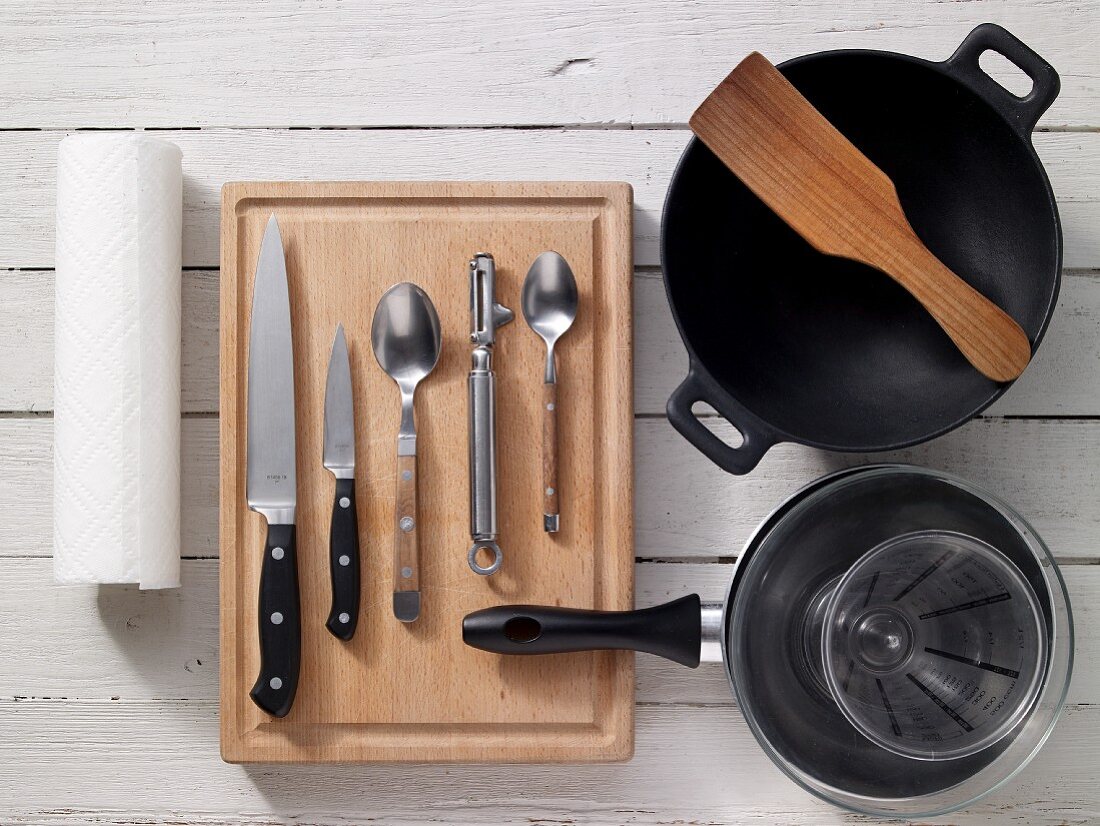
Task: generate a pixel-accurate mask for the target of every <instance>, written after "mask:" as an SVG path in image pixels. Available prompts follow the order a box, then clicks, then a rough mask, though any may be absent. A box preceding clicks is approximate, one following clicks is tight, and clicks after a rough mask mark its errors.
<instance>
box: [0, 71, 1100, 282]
mask: <svg viewBox="0 0 1100 826" xmlns="http://www.w3.org/2000/svg"><path fill="white" fill-rule="evenodd" d="M1098 54H1100V52H1098ZM730 62H731V58H730V57H729V56H727V57H726V58H725V62H724V63H723V65H722V67H721V69H720V70H719V71H716V72H715V73H714V75H713V76H712V77H710V79H709V81H708V84H707V85H706V86H705V87H701V88H700V90H699V95H698V97H696V98H694V99H693V100H692V101H691V104H692V105H695V104H697V103H698V102H699V101H700V100H702V98H703V97H704V96H705V95H706V93H707V92H708V91H709V89H710V88H713V86H714V84H715V83H716V82H717V81H718V80H719V79H720V78H721V77H722V74H723V73H724V72H725V71H726V70H728V68H729V64H730ZM2 82H3V81H2V80H0V83H2ZM1057 106H1058V104H1057V103H1055V108H1056V107H1057ZM684 111H685V114H686V113H687V112H688V111H689V110H688V108H687V106H686V105H685V110H684ZM1098 119H1100V118H1098ZM65 134H68V133H67V132H66V133H57V132H7V133H3V143H4V152H0V268H2V267H52V266H53V261H54V232H53V223H54V210H55V205H54V193H55V190H56V184H55V174H56V167H57V144H58V142H59V141H60V140H61V138H62V137H64V135H65ZM158 136H159V137H163V138H164V139H165V140H170V141H172V142H173V143H175V144H177V145H178V146H179V147H180V149H182V151H183V172H184V181H183V199H184V205H183V264H184V266H185V267H211V268H216V267H217V266H218V219H219V212H218V207H219V203H220V202H219V192H220V187H221V185H222V183H224V182H225V181H231V180H241V179H251V178H264V177H272V176H274V175H276V174H277V175H278V176H279V177H281V178H282V179H284V180H310V179H312V180H351V179H364V180H375V179H378V180H403V179H410V180H411V179H421V180H439V179H448V178H449V179H484V180H490V179H492V180H506V179H514V180H537V179H558V180H621V181H626V182H628V183H630V184H632V185H633V187H634V210H635V212H634V215H635V218H634V246H635V253H634V257H635V263H636V264H638V265H641V266H653V265H656V264H658V263H659V259H660V256H659V253H658V241H659V237H660V220H661V208H662V205H663V203H664V197H665V191H666V189H667V188H668V183H669V179H670V178H671V176H672V173H673V171H674V170H675V168H676V162H677V160H678V159H679V157H680V153H681V152H682V151H683V149H684V146H685V145H686V144H687V142H688V140H689V139H690V134H689V132H688V131H687V130H686V129H634V130H596V129H572V130H558V129H519V130H516V129H489V130H479V129H428V130H407V129H404V130H403V129H393V130H386V129H382V130H374V129H371V130H358V129H355V130H350V129H349V130H344V129H337V130H329V129H324V130H287V129H246V130H240V129H203V130H200V131H190V130H169V131H163V132H158ZM1034 143H1035V149H1036V151H1037V152H1038V153H1039V157H1040V159H1041V160H1042V161H1043V164H1044V165H1045V166H1046V169H1047V173H1048V175H1049V176H1050V180H1051V184H1052V186H1053V187H1054V192H1055V194H1056V195H1057V196H1058V208H1059V211H1060V213H1061V220H1062V232H1063V236H1064V240H1065V257H1064V264H1065V266H1066V267H1070V268H1077V269H1080V268H1097V267H1100V233H1098V232H1096V227H1097V226H1098V225H1100V132H1096V131H1093V132H1070V133H1067V132H1037V133H1036V134H1035V135H1034ZM5 275H6V273H5Z"/></svg>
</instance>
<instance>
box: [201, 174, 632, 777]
mask: <svg viewBox="0 0 1100 826" xmlns="http://www.w3.org/2000/svg"><path fill="white" fill-rule="evenodd" d="M272 212H274V213H275V214H277V216H278V218H279V224H280V228H281V231H282V236H283V241H284V248H285V251H286V258H287V270H288V278H289V282H290V296H291V316H292V322H293V324H294V328H295V342H294V344H295V353H294V357H295V376H296V377H298V378H297V385H296V388H295V389H296V402H297V411H298V415H297V434H296V435H297V439H296V443H297V449H298V462H297V464H298V522H297V527H298V546H299V558H300V560H301V562H300V565H299V568H300V581H301V592H302V605H303V622H302V651H303V657H302V660H303V662H302V676H301V680H300V683H299V689H298V695H297V698H296V700H295V704H294V707H293V709H292V710H291V712H290V714H289V715H288V716H287V717H286V718H284V719H282V720H279V721H273V720H271V719H270V718H267V717H266V716H265V715H264V714H262V713H261V712H259V711H258V710H257V709H255V708H253V707H252V706H251V704H250V703H249V702H248V701H247V697H246V696H245V691H244V689H245V687H246V684H247V681H248V680H250V679H251V677H252V675H253V674H254V673H255V670H256V653H257V652H256V645H255V640H254V637H255V627H254V625H253V620H252V618H253V616H254V615H255V608H254V603H255V591H256V574H257V570H256V569H257V567H258V563H257V558H258V554H257V552H256V548H257V547H259V546H258V544H257V543H258V542H259V541H260V538H261V537H260V534H259V530H260V529H261V528H262V524H261V523H262V520H261V519H258V518H257V516H256V515H255V514H253V513H251V512H249V511H247V510H246V509H245V507H244V491H243V477H244V467H245V466H244V458H245V457H244V443H245V437H246V433H245V428H244V425H243V422H244V416H245V410H244V406H245V395H246V394H245V390H244V383H245V381H246V378H245V377H246V375H247V362H246V346H245V345H246V342H245V341H244V338H245V336H244V335H243V334H242V332H241V331H245V330H247V329H248V324H249V311H250V304H251V302H250V296H251V294H252V280H253V270H254V266H255V260H256V255H257V252H258V248H259V243H260V238H261V235H262V230H263V227H264V226H265V224H266V221H267V219H268V216H269V215H271V213H272ZM222 226H223V229H224V231H223V234H222V235H223V261H222V268H221V276H222V277H221V288H222V291H221V344H222V346H221V385H220V386H221V393H220V396H221V400H220V408H221V420H220V421H221V432H220V453H221V468H220V469H221V498H220V508H219V511H220V519H221V531H220V534H221V554H222V565H221V572H222V582H221V595H222V603H221V611H222V647H221V651H222V662H221V674H222V683H221V688H222V693H221V698H222V702H221V720H222V731H223V737H222V753H223V755H224V756H225V758H226V759H227V760H230V761H234V762H235V761H250V762H254V761H261V762H272V761H273V762H313V761H333V760H342V761H377V760H386V761H418V760H420V761H423V760H431V761H440V762H454V761H484V760H491V761H509V760H525V761H534V762H538V761H565V760H569V761H593V760H621V759H625V758H626V757H628V756H629V755H630V753H631V751H632V749H633V728H632V719H633V668H632V659H631V657H630V655H629V654H625V653H623V652H619V653H612V652H604V653H601V654H599V655H597V656H595V657H585V656H582V655H577V656H576V657H575V658H574V661H573V662H572V663H571V664H570V666H569V667H567V668H559V667H556V666H555V665H554V664H550V663H546V662H537V661H526V662H511V661H510V662H507V663H504V664H502V663H501V662H500V661H499V660H497V659H496V658H492V657H489V656H487V655H481V654H479V653H478V652H475V651H473V650H472V649H470V648H468V647H466V646H465V645H463V643H462V641H461V636H460V634H459V633H458V629H460V627H461V623H460V620H461V617H462V616H463V615H465V614H466V613H469V612H470V611H472V610H475V609H477V608H482V607H484V606H485V605H487V604H493V603H496V602H502V601H507V602H536V603H543V602H551V603H553V602H561V603H562V604H571V605H585V606H592V607H599V608H605V609H611V610H615V609H623V608H626V607H628V606H629V605H630V604H631V600H632V594H633V590H632V577H633V556H634V555H633V547H632V524H633V510H632V507H633V501H632V497H631V496H630V495H629V491H630V489H631V485H632V478H633V473H632V429H631V424H632V416H631V410H630V405H631V393H632V387H631V360H630V355H631V352H632V348H631V300H630V293H631V274H632V263H631V256H630V238H631V211H630V188H629V186H627V185H625V184H615V183H528V184H525V183H502V184H473V183H471V184H463V183H439V184H428V183H420V184H416V183H329V184H309V183H242V184H227V185H226V187H225V190H224V199H223V221H222ZM478 249H487V250H490V251H492V252H493V254H494V256H495V257H496V260H497V275H498V296H499V298H500V300H501V301H502V303H504V304H505V305H506V306H513V307H514V306H517V304H518V300H519V291H520V287H521V276H522V273H525V272H526V269H527V267H528V266H529V264H530V262H531V261H532V260H533V259H534V257H535V256H536V255H537V254H538V253H539V252H541V251H542V250H544V249H557V250H560V251H561V252H562V254H564V255H566V256H567V257H568V258H569V260H570V261H572V262H574V264H575V266H576V274H577V280H578V284H579V289H580V294H581V305H582V306H581V311H580V313H579V315H578V318H577V323H576V326H575V330H574V331H572V332H571V335H570V338H569V339H568V340H567V341H565V342H563V344H562V350H561V352H560V365H561V369H562V375H563V379H564V377H568V379H567V380H568V381H569V382H570V387H571V388H572V392H571V396H570V398H571V403H570V407H569V410H568V411H567V412H566V414H565V416H564V419H565V422H564V423H563V424H567V426H568V427H569V428H570V431H571V432H573V433H575V434H576V441H575V443H573V444H571V445H570V446H568V449H567V451H566V452H565V453H564V454H563V457H562V459H563V465H562V470H563V473H564V478H563V482H565V483H567V484H568V486H569V488H570V489H572V490H578V491H584V492H585V495H584V496H583V497H581V498H579V499H578V501H577V502H576V503H575V509H574V514H575V515H574V521H573V522H572V524H571V525H569V526H567V528H566V530H565V531H564V532H562V533H561V534H558V535H557V536H556V537H555V539H554V541H553V542H551V540H550V539H548V538H547V537H546V536H545V534H544V533H543V531H542V529H541V525H540V524H539V521H538V515H539V514H540V512H541V507H542V500H541V496H540V495H539V487H538V486H539V482H540V476H541V464H540V461H539V456H538V450H539V442H538V440H537V438H536V439H531V438H530V435H529V434H531V433H532V432H537V427H538V425H537V422H538V417H539V414H540V399H541V382H539V381H538V378H537V377H539V376H540V375H541V372H542V365H543V360H544V349H543V345H542V342H541V341H539V340H538V339H537V338H536V337H534V336H528V335H519V334H512V335H509V334H508V331H504V332H502V333H501V335H499V336H498V343H497V347H496V359H495V367H496V370H497V383H498V387H499V388H501V392H500V393H499V397H498V402H499V404H498V408H497V433H498V439H499V445H500V451H499V455H500V479H501V485H500V487H499V504H500V513H501V519H500V532H501V543H502V545H503V546H504V548H505V554H506V556H505V565H504V568H502V569H501V571H500V572H499V573H497V574H496V575H494V576H493V577H489V578H481V577H477V576H475V575H474V574H473V573H472V572H471V571H470V570H469V568H468V566H467V564H466V555H465V552H464V551H465V548H466V547H467V546H468V542H469V537H468V534H467V525H468V522H467V519H466V515H467V513H468V508H469V501H468V494H467V489H466V488H467V484H466V479H467V467H466V435H467V428H466V416H465V415H464V412H465V406H466V377H467V373H468V371H469V354H470V345H469V340H468V339H469V337H468V333H469V292H468V289H467V282H466V262H467V261H468V260H469V257H470V255H471V254H472V253H473V252H474V251H475V250H478ZM406 279H409V280H413V281H415V282H416V283H417V284H418V285H419V286H421V287H422V288H423V289H424V290H425V291H426V292H427V293H428V294H429V295H430V296H432V300H433V303H435V305H436V308H437V310H438V313H439V318H440V322H441V327H442V334H443V347H442V353H441V356H440V360H439V363H438V365H437V366H436V368H435V370H434V371H433V372H432V375H431V376H430V377H429V378H428V379H426V380H425V381H424V382H422V384H421V385H420V387H419V388H418V390H417V398H418V408H419V411H420V415H419V417H418V421H417V430H418V438H417V454H418V455H417V463H418V467H417V471H418V476H419V488H418V491H417V494H416V502H415V503H414V502H413V501H411V488H406V489H404V490H398V488H397V478H396V477H397V474H395V464H394V462H393V447H392V445H393V439H394V435H395V434H396V432H397V423H398V418H399V410H400V407H399V404H398V391H397V388H396V387H395V385H394V384H393V382H392V381H391V380H390V379H389V378H388V377H387V376H386V375H385V374H384V373H383V372H382V371H381V370H380V369H378V368H377V366H376V365H374V364H373V363H371V360H370V358H369V356H368V355H367V352H366V348H367V347H368V346H369V345H368V342H369V326H370V319H371V318H372V317H373V314H374V309H375V305H376V304H377V301H378V299H379V298H380V296H381V295H382V293H383V292H384V291H385V290H386V289H388V288H389V287H390V286H391V285H392V284H393V283H394V282H395V281H399V280H406ZM337 322H342V323H343V324H344V326H345V329H346V330H347V335H348V342H349V349H350V354H351V363H352V382H353V386H354V397H355V398H356V399H357V400H359V406H358V407H357V409H356V413H357V416H356V422H355V425H356V439H355V443H356V470H357V474H358V478H359V479H360V480H362V481H363V482H364V483H365V486H366V493H367V507H366V508H365V509H364V510H361V511H360V517H361V522H360V524H361V530H362V533H363V535H365V536H369V537H371V540H372V544H373V546H374V547H381V548H395V549H396V550H397V551H398V555H399V556H400V561H399V563H398V571H397V572H396V573H397V574H398V575H400V573H401V572H400V568H401V567H404V565H405V563H406V562H408V561H409V560H411V559H412V557H413V555H414V546H413V544H412V543H409V544H408V545H405V544H404V543H402V544H401V545H395V542H396V541H397V540H396V539H395V536H396V534H398V533H400V532H401V531H400V528H399V527H398V523H399V521H400V519H401V517H402V516H404V515H406V514H405V513H404V512H403V511H402V506H404V507H405V508H413V507H415V506H416V505H418V506H419V518H418V519H417V520H416V526H417V530H416V531H415V532H410V533H414V535H415V536H418V537H419V553H420V566H419V585H420V592H421V594H422V608H421V613H420V617H419V619H418V620H417V621H416V622H415V623H408V624H405V623H400V622H398V621H396V620H395V619H394V618H393V617H392V616H391V610H390V604H391V602H392V598H391V592H392V591H393V590H394V589H395V583H394V581H393V573H394V572H393V571H392V569H391V570H390V571H389V572H387V569H389V568H391V565H392V560H393V559H394V555H393V554H390V553H383V554H378V553H374V554H371V553H369V552H367V553H364V554H363V569H364V574H365V575H364V580H365V588H364V592H363V598H362V602H361V605H362V611H361V617H360V620H361V628H360V630H359V632H358V633H357V634H356V636H355V637H354V638H353V640H352V641H350V642H349V643H342V642H339V641H337V640H335V639H333V637H332V636H331V635H329V634H328V633H327V632H326V631H325V629H324V626H323V620H324V614H323V613H322V611H320V610H317V609H316V606H322V605H327V591H328V584H327V575H326V574H327V564H322V562H321V560H322V559H323V557H322V556H321V555H320V553H319V550H320V549H324V548H326V547H327V528H328V524H327V520H328V515H329V513H328V509H329V504H330V501H331V499H330V495H329V488H330V480H329V475H328V473H327V471H325V470H324V469H323V468H322V467H321V464H320V455H321V432H322V429H323V422H322V412H323V398H324V384H325V375H324V369H323V365H324V364H326V363H327V359H328V352H329V345H330V341H331V331H332V330H333V329H334V328H335V326H336V324H337ZM597 388H598V390H597ZM593 446H594V449H593ZM400 469H401V468H400V467H398V468H397V470H398V471H399V470H400ZM416 479H417V477H416V476H414V477H413V481H416ZM393 491H397V496H398V497H401V498H402V499H403V500H404V501H398V500H397V499H396V498H395V499H394V500H390V499H389V496H390V495H392V493H391V492H393ZM624 492H626V493H628V495H626V496H624V495H623V494H624ZM322 505H323V506H322ZM407 538H408V537H407V536H406V539H407ZM364 544H365V543H364ZM310 606H315V608H314V610H310Z"/></svg>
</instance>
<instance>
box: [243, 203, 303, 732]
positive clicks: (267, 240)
mask: <svg viewBox="0 0 1100 826" xmlns="http://www.w3.org/2000/svg"><path fill="white" fill-rule="evenodd" d="M247 450H248V454H247V462H248V471H247V480H246V487H245V496H246V498H247V500H248V507H249V508H251V509H252V510H254V511H256V512H257V513H259V514H261V515H262V516H263V517H264V519H266V520H267V542H266V544H265V547H264V556H263V562H262V563H261V566H260V594H259V615H258V618H257V620H258V623H259V631H260V674H259V676H258V677H257V678H256V684H255V686H253V688H252V692H251V696H252V699H253V700H254V701H255V703H256V705H258V706H259V707H260V708H262V709H263V710H264V711H266V712H267V713H269V714H272V715H274V716H275V717H284V716H286V714H287V713H289V711H290V707H291V705H292V704H293V703H294V693H295V691H296V690H297V688H298V669H299V665H300V659H301V644H302V631H301V615H300V608H299V600H298V563H297V560H296V553H295V542H294V525H295V506H296V504H297V501H298V497H297V490H296V484H297V474H296V472H295V465H294V462H295V453H294V350H293V346H292V337H291V327H290V290H289V287H288V285H287V276H286V259H285V258H284V256H283V240H282V236H281V235H280V234H279V224H278V222H277V221H276V220H275V216H274V215H272V216H271V218H270V220H269V221H268V222H267V229H266V230H265V231H264V237H263V241H262V243H261V244H260V256H259V260H258V262H257V264H256V277H255V283H254V284H253V288H252V320H251V324H250V327H249V335H248V447H247Z"/></svg>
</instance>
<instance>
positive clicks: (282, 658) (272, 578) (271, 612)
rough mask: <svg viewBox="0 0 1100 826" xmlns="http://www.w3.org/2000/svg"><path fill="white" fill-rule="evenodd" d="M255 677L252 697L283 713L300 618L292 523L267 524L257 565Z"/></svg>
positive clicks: (294, 685)
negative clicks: (257, 665)
mask: <svg viewBox="0 0 1100 826" xmlns="http://www.w3.org/2000/svg"><path fill="white" fill-rule="evenodd" d="M259 621H260V676H259V677H257V678H256V685H254V686H253V687H252V692H251V696H252V700H253V702H255V703H256V705H258V706H259V707H260V708H262V709H263V710H264V711H266V712H267V713H268V714H271V715H273V716H275V717H285V716H286V715H287V714H288V713H289V712H290V707H291V706H292V705H293V704H294V694H295V692H296V691H297V690H298V669H299V666H300V664H301V660H302V622H301V613H300V610H299V605H298V561H297V558H296V554H295V549H294V526H293V525H268V526H267V543H266V544H265V546H264V561H263V564H262V565H261V567H260V616H259Z"/></svg>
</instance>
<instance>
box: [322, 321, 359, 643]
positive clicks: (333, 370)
mask: <svg viewBox="0 0 1100 826" xmlns="http://www.w3.org/2000/svg"><path fill="white" fill-rule="evenodd" d="M324 436H325V440H324V447H323V464H324V466H325V467H326V468H327V469H328V470H329V471H330V472H331V473H332V475H333V476H334V477H335V479H336V490H335V493H334V496H333V501H332V520H331V525H330V528H329V576H330V578H331V580H332V607H331V609H330V610H329V615H328V620H327V621H326V622H325V627H326V628H328V630H329V631H331V632H332V634H333V635H334V636H336V637H338V638H339V639H342V640H350V639H351V638H352V635H353V634H354V633H355V628H356V625H357V624H358V621H359V590H360V587H359V520H358V518H357V516H356V513H355V405H354V403H353V400H352V390H351V360H350V357H349V355H348V343H347V338H346V337H345V336H344V325H343V324H341V325H339V326H338V327H337V328H336V337H335V338H334V339H333V341H332V353H331V355H330V356H329V362H328V376H327V378H326V380H325V432H324Z"/></svg>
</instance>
